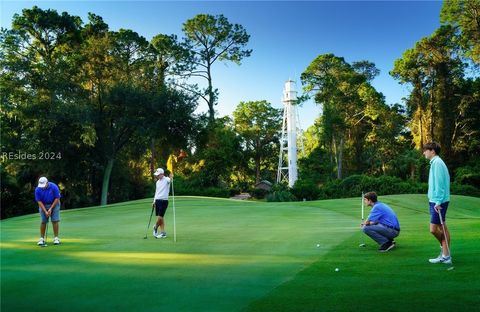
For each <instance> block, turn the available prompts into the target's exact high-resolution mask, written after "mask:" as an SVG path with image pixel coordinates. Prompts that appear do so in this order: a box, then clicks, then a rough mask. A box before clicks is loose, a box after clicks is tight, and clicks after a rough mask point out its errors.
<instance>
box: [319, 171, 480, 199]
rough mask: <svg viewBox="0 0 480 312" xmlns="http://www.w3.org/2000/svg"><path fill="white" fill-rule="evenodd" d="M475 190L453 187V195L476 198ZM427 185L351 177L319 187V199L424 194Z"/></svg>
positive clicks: (381, 177)
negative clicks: (366, 194)
mask: <svg viewBox="0 0 480 312" xmlns="http://www.w3.org/2000/svg"><path fill="white" fill-rule="evenodd" d="M475 190H476V189H475V188H468V187H466V188H459V187H456V186H455V191H456V192H457V193H454V192H453V191H452V194H459V193H458V192H461V194H464V195H471V196H477V195H475V194H477V193H476V191H475ZM427 191H428V184H426V183H418V182H412V181H403V180H402V179H400V178H398V177H392V176H380V177H370V176H365V175H352V176H349V177H347V178H345V179H343V180H333V181H329V182H327V183H325V184H324V185H322V186H321V187H320V192H319V196H318V197H319V198H320V199H330V198H345V197H356V196H359V195H360V194H361V193H362V192H376V193H377V194H379V195H391V194H422V193H423V194H426V193H427Z"/></svg>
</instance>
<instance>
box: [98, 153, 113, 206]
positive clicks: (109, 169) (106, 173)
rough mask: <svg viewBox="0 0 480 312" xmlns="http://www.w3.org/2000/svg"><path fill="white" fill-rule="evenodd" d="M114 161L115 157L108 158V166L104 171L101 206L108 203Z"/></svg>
mask: <svg viewBox="0 0 480 312" xmlns="http://www.w3.org/2000/svg"><path fill="white" fill-rule="evenodd" d="M114 161H115V159H114V158H111V159H108V161H107V166H106V167H105V171H104V172H103V185H102V199H101V202H100V205H101V206H105V205H106V204H107V199H108V186H109V184H110V175H111V174H112V169H113V162H114Z"/></svg>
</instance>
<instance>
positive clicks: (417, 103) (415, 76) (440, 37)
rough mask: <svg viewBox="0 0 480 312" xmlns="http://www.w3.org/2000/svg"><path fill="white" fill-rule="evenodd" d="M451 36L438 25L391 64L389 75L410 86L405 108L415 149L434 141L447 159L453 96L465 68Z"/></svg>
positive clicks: (454, 103) (454, 111)
mask: <svg viewBox="0 0 480 312" xmlns="http://www.w3.org/2000/svg"><path fill="white" fill-rule="evenodd" d="M454 36H455V34H454V29H453V28H452V27H450V26H441V27H440V28H439V29H437V30H436V31H435V32H434V33H433V34H432V35H431V36H430V37H426V38H423V39H422V40H420V41H419V42H417V43H416V45H415V48H414V49H411V50H407V51H406V52H405V53H404V55H403V57H402V59H399V60H397V61H395V66H394V69H393V70H392V72H391V74H392V75H393V76H394V77H395V78H397V79H399V80H400V81H401V82H402V83H409V84H412V85H413V87H414V88H413V91H412V94H411V96H410V97H409V99H408V101H407V105H408V107H409V111H410V116H411V118H412V119H411V128H412V134H413V136H414V139H415V144H416V147H417V148H418V149H420V148H421V146H422V145H423V143H424V142H426V141H432V140H435V141H438V142H440V144H441V145H442V149H443V151H444V156H445V158H446V159H447V160H451V159H452V157H453V154H452V141H451V139H452V136H453V132H454V127H455V126H454V120H455V115H456V114H457V107H458V102H459V101H458V99H457V98H455V97H454V94H455V93H457V89H458V82H459V81H460V80H461V78H462V76H463V75H464V68H465V65H464V63H463V62H462V60H461V59H460V58H459V56H458V53H457V51H458V46H457V45H456V44H455V40H454Z"/></svg>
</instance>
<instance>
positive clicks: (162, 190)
mask: <svg viewBox="0 0 480 312" xmlns="http://www.w3.org/2000/svg"><path fill="white" fill-rule="evenodd" d="M153 175H154V176H155V177H156V178H157V182H156V188H155V197H154V198H153V203H152V205H154V206H155V215H156V216H157V222H156V224H155V225H154V226H153V236H155V238H165V237H167V233H166V232H165V221H164V218H163V217H164V216H165V212H166V211H167V207H168V193H169V191H170V181H171V178H173V174H170V177H166V176H165V173H164V171H163V169H162V168H158V169H157V170H156V171H155V172H154V173H153ZM158 227H160V233H158Z"/></svg>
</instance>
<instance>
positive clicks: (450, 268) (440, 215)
mask: <svg viewBox="0 0 480 312" xmlns="http://www.w3.org/2000/svg"><path fill="white" fill-rule="evenodd" d="M437 213H438V216H439V217H440V223H441V224H442V230H443V236H444V237H445V242H446V243H447V251H448V254H449V255H450V260H451V257H452V254H451V252H450V244H449V243H448V237H447V234H446V233H447V232H446V231H445V224H444V223H443V219H442V214H441V212H440V210H437ZM447 270H448V271H450V270H453V261H452V263H451V264H450V267H449V268H448V269H447Z"/></svg>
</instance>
